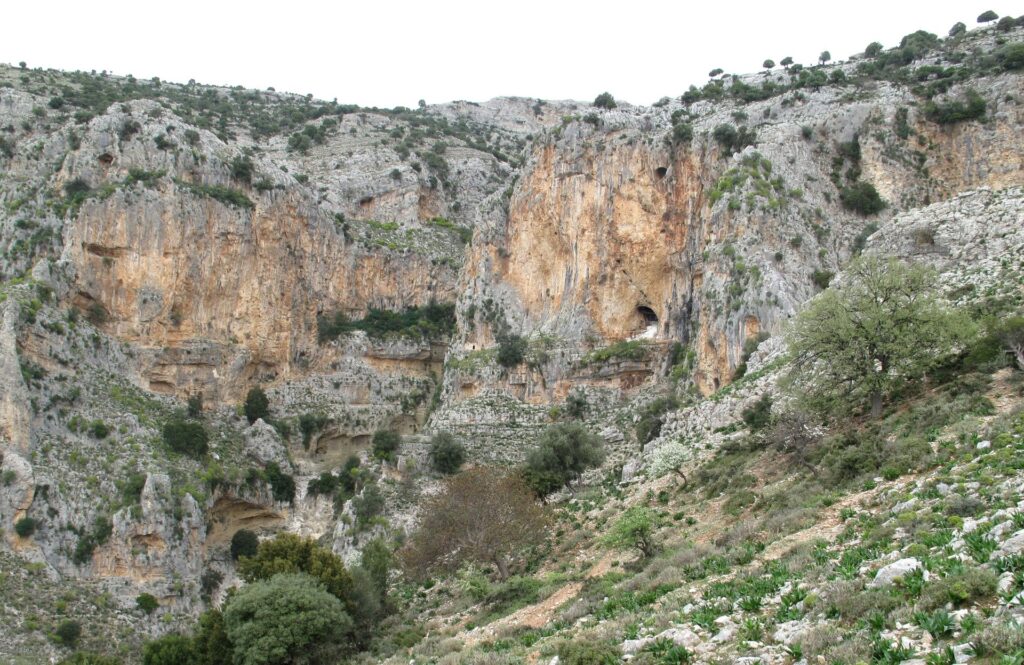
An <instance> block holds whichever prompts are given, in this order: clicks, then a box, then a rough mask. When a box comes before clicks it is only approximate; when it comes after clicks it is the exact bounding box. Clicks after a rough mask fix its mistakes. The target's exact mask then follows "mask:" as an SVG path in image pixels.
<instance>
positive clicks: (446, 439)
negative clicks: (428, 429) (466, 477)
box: [429, 432, 466, 474]
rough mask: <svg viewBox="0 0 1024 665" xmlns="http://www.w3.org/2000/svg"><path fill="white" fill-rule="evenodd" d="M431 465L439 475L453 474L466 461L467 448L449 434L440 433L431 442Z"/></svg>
mask: <svg viewBox="0 0 1024 665" xmlns="http://www.w3.org/2000/svg"><path fill="white" fill-rule="evenodd" d="M429 457H430V465H431V466H432V467H434V470H435V471H437V472H438V473H444V474H452V473H456V472H457V471H458V470H459V467H461V466H462V464H463V462H465V461H466V447H465V446H463V445H462V444H461V443H459V442H458V441H456V440H455V437H454V436H452V435H451V433H449V432H438V433H437V434H435V435H434V437H433V438H432V439H431V440H430V453H429Z"/></svg>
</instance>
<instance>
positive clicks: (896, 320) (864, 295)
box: [788, 256, 971, 418]
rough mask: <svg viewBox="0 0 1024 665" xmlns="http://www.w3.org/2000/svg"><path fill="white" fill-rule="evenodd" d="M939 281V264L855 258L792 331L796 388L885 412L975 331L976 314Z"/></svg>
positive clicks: (833, 409)
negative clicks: (961, 307)
mask: <svg viewBox="0 0 1024 665" xmlns="http://www.w3.org/2000/svg"><path fill="white" fill-rule="evenodd" d="M934 284H935V273H934V271H933V270H931V269H928V268H926V267H923V266H920V265H914V264H909V263H904V262H902V261H898V260H895V259H889V260H886V259H881V258H878V257H874V256H869V257H863V258H860V259H858V260H856V261H855V262H854V263H852V264H851V265H850V266H849V267H848V268H847V269H846V272H845V275H844V279H843V280H842V282H841V283H840V284H837V285H833V286H832V287H831V288H829V289H827V290H826V291H824V292H823V293H822V294H821V295H819V296H818V297H817V298H815V299H814V300H813V301H812V302H811V304H810V306H809V307H807V309H805V310H804V311H803V312H802V313H801V314H800V315H799V316H798V317H797V318H796V321H795V322H794V324H793V325H792V326H791V328H790V330H789V331H788V342H789V348H790V352H791V353H792V355H793V357H794V366H793V370H792V371H791V372H790V375H789V377H788V383H789V385H790V387H791V388H793V389H795V392H797V393H798V394H799V395H800V396H802V397H803V398H804V399H805V400H806V401H807V403H808V405H809V406H812V407H816V408H819V409H820V410H822V411H825V412H830V413H840V412H849V410H850V409H851V408H857V407H860V406H862V405H864V404H868V405H870V409H871V416H872V417H874V418H877V417H878V416H880V415H881V414H882V406H883V404H884V402H885V400H886V398H887V397H889V396H891V395H892V394H893V393H894V392H896V391H897V390H898V389H899V388H901V387H902V386H904V385H906V384H907V383H908V382H912V381H914V380H917V379H920V378H922V377H923V376H924V375H925V374H926V373H927V371H928V370H929V369H932V368H934V367H936V366H937V365H939V364H940V363H942V362H943V361H944V360H946V359H948V358H949V356H950V355H951V353H952V352H954V351H955V350H957V349H958V347H959V346H960V345H962V344H963V343H964V342H965V341H966V340H967V339H968V337H969V335H970V331H971V323H970V320H969V319H968V318H967V317H966V315H964V314H963V313H961V312H959V311H956V310H953V309H951V308H950V307H948V306H947V305H945V304H944V303H943V302H942V301H940V300H939V298H938V296H937V294H936V293H935V291H934V288H933V285H934Z"/></svg>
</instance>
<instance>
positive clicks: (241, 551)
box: [231, 529, 260, 561]
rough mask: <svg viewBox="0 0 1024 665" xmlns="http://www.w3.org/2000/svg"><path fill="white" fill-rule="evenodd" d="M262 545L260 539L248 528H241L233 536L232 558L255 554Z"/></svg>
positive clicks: (236, 558)
mask: <svg viewBox="0 0 1024 665" xmlns="http://www.w3.org/2000/svg"><path fill="white" fill-rule="evenodd" d="M259 546H260V539H259V538H257V537H256V534H255V533H253V532H252V531H249V530H248V529H239V530H238V531H236V532H235V535H233V536H231V558H232V559H234V560H235V561H237V560H238V557H243V556H253V555H255V554H256V550H257V548H259Z"/></svg>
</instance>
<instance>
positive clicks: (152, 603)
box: [135, 593, 160, 614]
mask: <svg viewBox="0 0 1024 665" xmlns="http://www.w3.org/2000/svg"><path fill="white" fill-rule="evenodd" d="M135 606H136V607H138V608H139V609H140V610H142V611H143V612H145V613H146V614H152V613H153V612H155V611H156V609H157V608H158V607H160V603H159V602H157V599H156V596H154V595H153V594H151V593H140V594H139V595H138V596H136V597H135Z"/></svg>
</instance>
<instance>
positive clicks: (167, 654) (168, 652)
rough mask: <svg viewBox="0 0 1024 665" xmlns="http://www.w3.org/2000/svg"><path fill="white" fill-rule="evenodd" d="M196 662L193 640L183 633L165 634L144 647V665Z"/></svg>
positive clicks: (175, 664) (184, 664) (182, 664)
mask: <svg viewBox="0 0 1024 665" xmlns="http://www.w3.org/2000/svg"><path fill="white" fill-rule="evenodd" d="M195 662H197V660H196V653H195V650H194V649H193V648H192V640H190V639H189V638H187V637H185V636H183V635H176V634H171V635H164V636H163V637H160V638H158V639H155V640H153V641H151V642H147V643H146V645H145V646H144V647H143V648H142V665H192V664H193V663H195Z"/></svg>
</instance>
